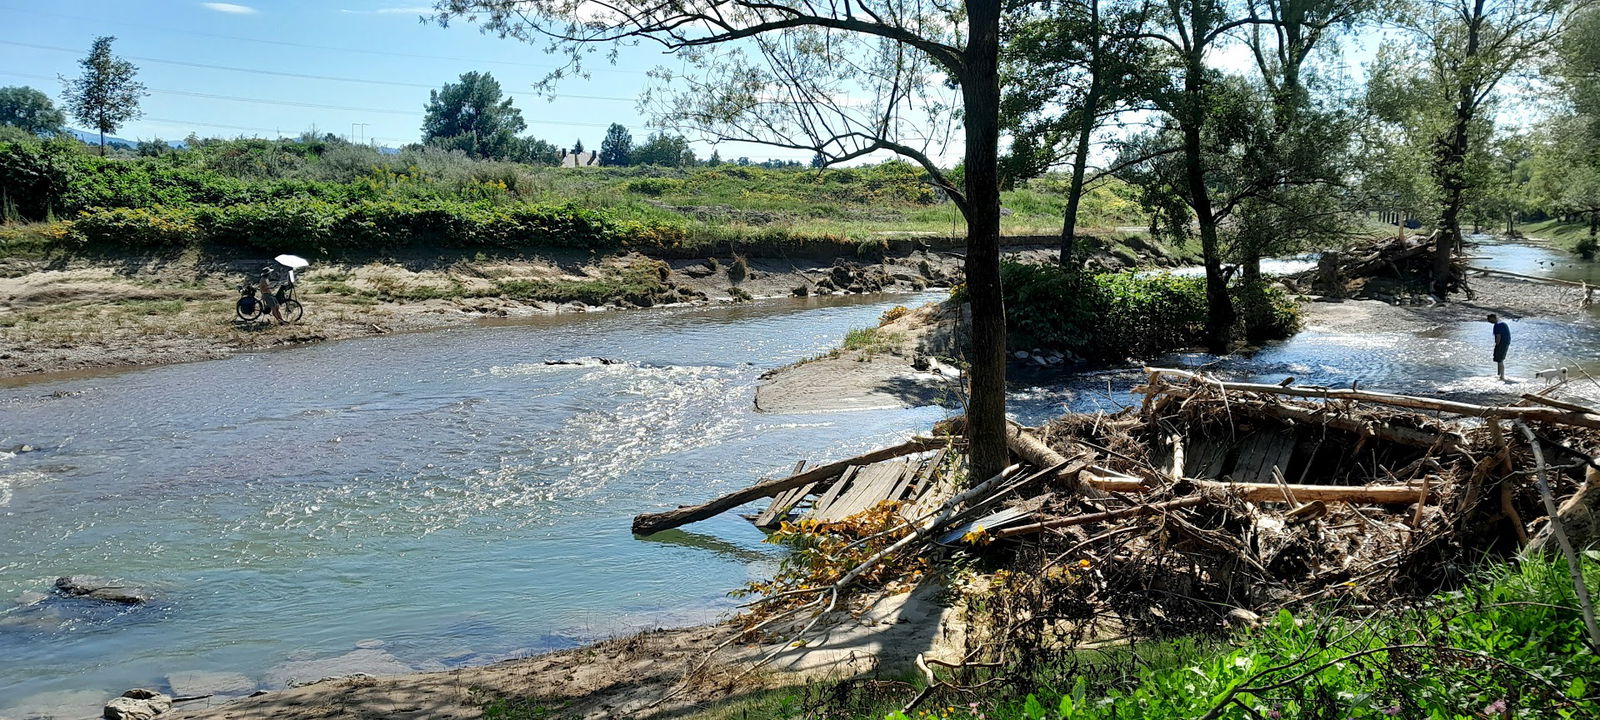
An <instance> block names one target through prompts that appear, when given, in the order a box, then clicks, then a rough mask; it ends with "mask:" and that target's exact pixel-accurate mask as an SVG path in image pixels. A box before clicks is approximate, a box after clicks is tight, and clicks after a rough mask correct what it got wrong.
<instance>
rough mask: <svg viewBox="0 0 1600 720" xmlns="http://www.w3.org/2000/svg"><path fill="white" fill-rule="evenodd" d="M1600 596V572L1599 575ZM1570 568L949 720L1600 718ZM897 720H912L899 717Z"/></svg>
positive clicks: (1128, 653)
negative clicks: (1569, 574)
mask: <svg viewBox="0 0 1600 720" xmlns="http://www.w3.org/2000/svg"><path fill="white" fill-rule="evenodd" d="M1586 575H1587V576H1588V582H1589V583H1590V585H1591V586H1593V585H1594V583H1596V582H1597V581H1600V565H1597V564H1596V563H1594V562H1592V561H1590V562H1588V563H1587V568H1586ZM1596 678H1600V656H1596V655H1595V654H1594V653H1593V652H1592V651H1590V650H1589V649H1588V647H1587V644H1586V640H1585V629H1584V625H1583V616H1582V611H1581V610H1580V609H1579V607H1578V600H1577V597H1576V593H1575V592H1574V591H1573V585H1572V581H1571V579H1570V577H1569V576H1568V574H1567V569H1566V567H1565V565H1564V564H1563V563H1562V562H1561V561H1559V560H1554V561H1552V560H1546V559H1542V558H1534V559H1530V560H1527V561H1524V562H1522V563H1520V564H1519V565H1517V566H1515V567H1511V566H1497V567H1495V568H1494V569H1492V570H1490V571H1488V572H1487V574H1486V575H1484V576H1482V577H1481V578H1480V580H1479V582H1478V583H1476V584H1474V585H1472V586H1470V587H1468V588H1466V589H1464V590H1461V591H1457V592H1452V593H1446V594H1444V595H1441V596H1438V597H1436V598H1434V599H1432V601H1430V602H1425V603H1422V604H1419V605H1418V606H1417V607H1414V608H1408V609H1401V608H1386V609H1384V610H1383V611H1382V612H1366V613H1359V612H1358V613H1357V614H1353V615H1338V614H1332V615H1324V616H1315V615H1309V614H1303V615H1301V616H1295V615H1293V614H1291V613H1290V612H1289V611H1287V610H1285V611H1281V612H1279V613H1278V614H1277V615H1276V616H1275V617H1272V618H1270V619H1268V620H1267V621H1266V622H1264V623H1263V624H1261V626H1260V627H1257V628H1254V629H1250V630H1245V631H1241V632H1239V633H1238V634H1237V635H1236V636H1235V637H1233V638H1229V639H1228V641H1218V640H1215V639H1208V638H1190V639H1184V640H1178V641H1169V642H1159V643H1154V642H1153V643H1142V644H1138V645H1134V646H1130V647H1128V648H1127V649H1125V650H1122V651H1118V652H1115V653H1113V654H1101V653H1094V654H1092V656H1091V655H1089V654H1086V655H1083V656H1078V657H1073V658H1069V659H1068V660H1066V661H1065V662H1063V663H1062V664H1060V665H1057V666H1054V667H1050V668H1046V669H1044V670H1042V671H1041V672H1040V673H1039V674H1038V675H1036V676H1035V677H1031V678H1027V679H1026V680H1024V681H1022V682H1020V683H1014V685H1013V686H1014V687H1018V688H1019V689H1017V690H1013V691H1011V692H1001V693H999V694H998V697H995V696H991V697H989V698H986V699H985V700H984V701H982V702H978V703H971V704H968V703H966V702H965V701H963V702H960V703H958V704H956V703H953V704H951V705H948V706H945V707H943V708H939V709H936V710H934V711H931V712H928V711H925V712H922V713H920V714H918V717H938V718H946V719H949V720H978V719H979V718H982V719H984V720H1057V719H1060V720H1157V719H1165V718H1202V717H1204V718H1214V719H1216V720H1258V719H1259V718H1390V717H1401V718H1558V717H1564V718H1577V717H1594V716H1596V715H1597V714H1600V688H1597V687H1596V685H1595V679H1596ZM887 718H888V720H908V716H906V715H904V714H901V713H899V712H892V713H889V714H888V715H887Z"/></svg>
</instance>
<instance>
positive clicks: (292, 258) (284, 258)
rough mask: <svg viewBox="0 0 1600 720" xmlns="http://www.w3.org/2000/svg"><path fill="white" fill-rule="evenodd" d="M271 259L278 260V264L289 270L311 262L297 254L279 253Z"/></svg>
mask: <svg viewBox="0 0 1600 720" xmlns="http://www.w3.org/2000/svg"><path fill="white" fill-rule="evenodd" d="M273 260H276V261H278V264H279V265H282V266H284V267H286V268H289V269H290V270H299V269H300V268H303V267H305V266H307V265H310V264H311V261H310V260H307V259H305V258H303V257H300V256H299V255H279V256H277V257H275V258H273Z"/></svg>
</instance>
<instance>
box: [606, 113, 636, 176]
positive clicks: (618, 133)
mask: <svg viewBox="0 0 1600 720" xmlns="http://www.w3.org/2000/svg"><path fill="white" fill-rule="evenodd" d="M632 163H633V136H632V135H630V134H628V129H627V128H625V127H623V126H621V125H618V124H617V123H611V127H609V128H606V137H605V139H604V140H601V141H600V164H601V165H611V166H619V167H620V166H622V165H630V164H632Z"/></svg>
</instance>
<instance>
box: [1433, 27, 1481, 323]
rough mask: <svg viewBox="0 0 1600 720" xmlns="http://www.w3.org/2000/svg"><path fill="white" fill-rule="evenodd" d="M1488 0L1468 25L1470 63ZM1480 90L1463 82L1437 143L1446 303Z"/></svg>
mask: <svg viewBox="0 0 1600 720" xmlns="http://www.w3.org/2000/svg"><path fill="white" fill-rule="evenodd" d="M1484 2H1485V0H1474V2H1473V10H1472V14H1471V16H1469V18H1468V21H1467V47H1466V51H1465V53H1464V54H1463V57H1464V59H1465V61H1466V62H1467V63H1469V64H1470V63H1473V62H1476V61H1477V60H1478V42H1479V31H1480V28H1481V26H1482V24H1483V21H1484V9H1483V7H1484ZM1477 98H1478V87H1477V85H1476V83H1473V82H1472V81H1471V80H1469V79H1466V78H1463V79H1461V80H1458V81H1457V85H1456V108H1455V110H1456V112H1455V119H1454V122H1453V124H1452V125H1451V128H1450V134H1449V135H1448V136H1446V137H1445V139H1444V140H1443V141H1442V142H1440V143H1438V154H1439V157H1438V163H1439V164H1438V167H1437V168H1435V174H1436V175H1437V176H1438V178H1439V187H1440V189H1441V190H1443V191H1444V200H1443V208H1442V210H1443V211H1442V212H1441V213H1440V220H1439V222H1440V226H1439V230H1440V232H1439V236H1438V237H1437V238H1436V239H1435V240H1434V247H1433V294H1434V295H1437V296H1439V298H1441V299H1443V298H1444V296H1445V295H1446V294H1448V293H1449V292H1450V287H1451V286H1452V285H1454V284H1455V277H1454V273H1453V272H1452V271H1451V269H1450V254H1451V253H1452V252H1454V251H1455V249H1456V248H1457V247H1460V245H1461V206H1462V205H1463V204H1464V203H1465V200H1464V198H1465V194H1466V190H1467V150H1468V145H1469V140H1470V136H1469V135H1468V133H1469V132H1471V128H1472V119H1473V115H1474V114H1475V111H1476V110H1477Z"/></svg>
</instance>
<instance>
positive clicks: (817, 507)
mask: <svg viewBox="0 0 1600 720" xmlns="http://www.w3.org/2000/svg"><path fill="white" fill-rule="evenodd" d="M863 469H865V467H864V466H859V465H858V466H853V467H850V468H848V469H846V470H845V471H844V474H843V475H840V476H839V479H838V480H835V481H833V484H832V485H830V486H828V490H827V492H824V493H822V495H821V496H820V497H818V498H817V500H816V502H813V503H811V510H810V511H809V512H807V513H806V514H805V517H806V518H807V519H811V520H815V519H816V518H817V515H818V514H819V513H822V512H826V511H827V509H828V507H829V506H831V505H833V503H834V501H835V500H837V499H838V497H839V495H840V493H843V492H844V491H845V488H847V487H849V486H850V484H851V483H854V482H855V481H856V478H857V476H859V475H860V474H861V471H862V470H863Z"/></svg>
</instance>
